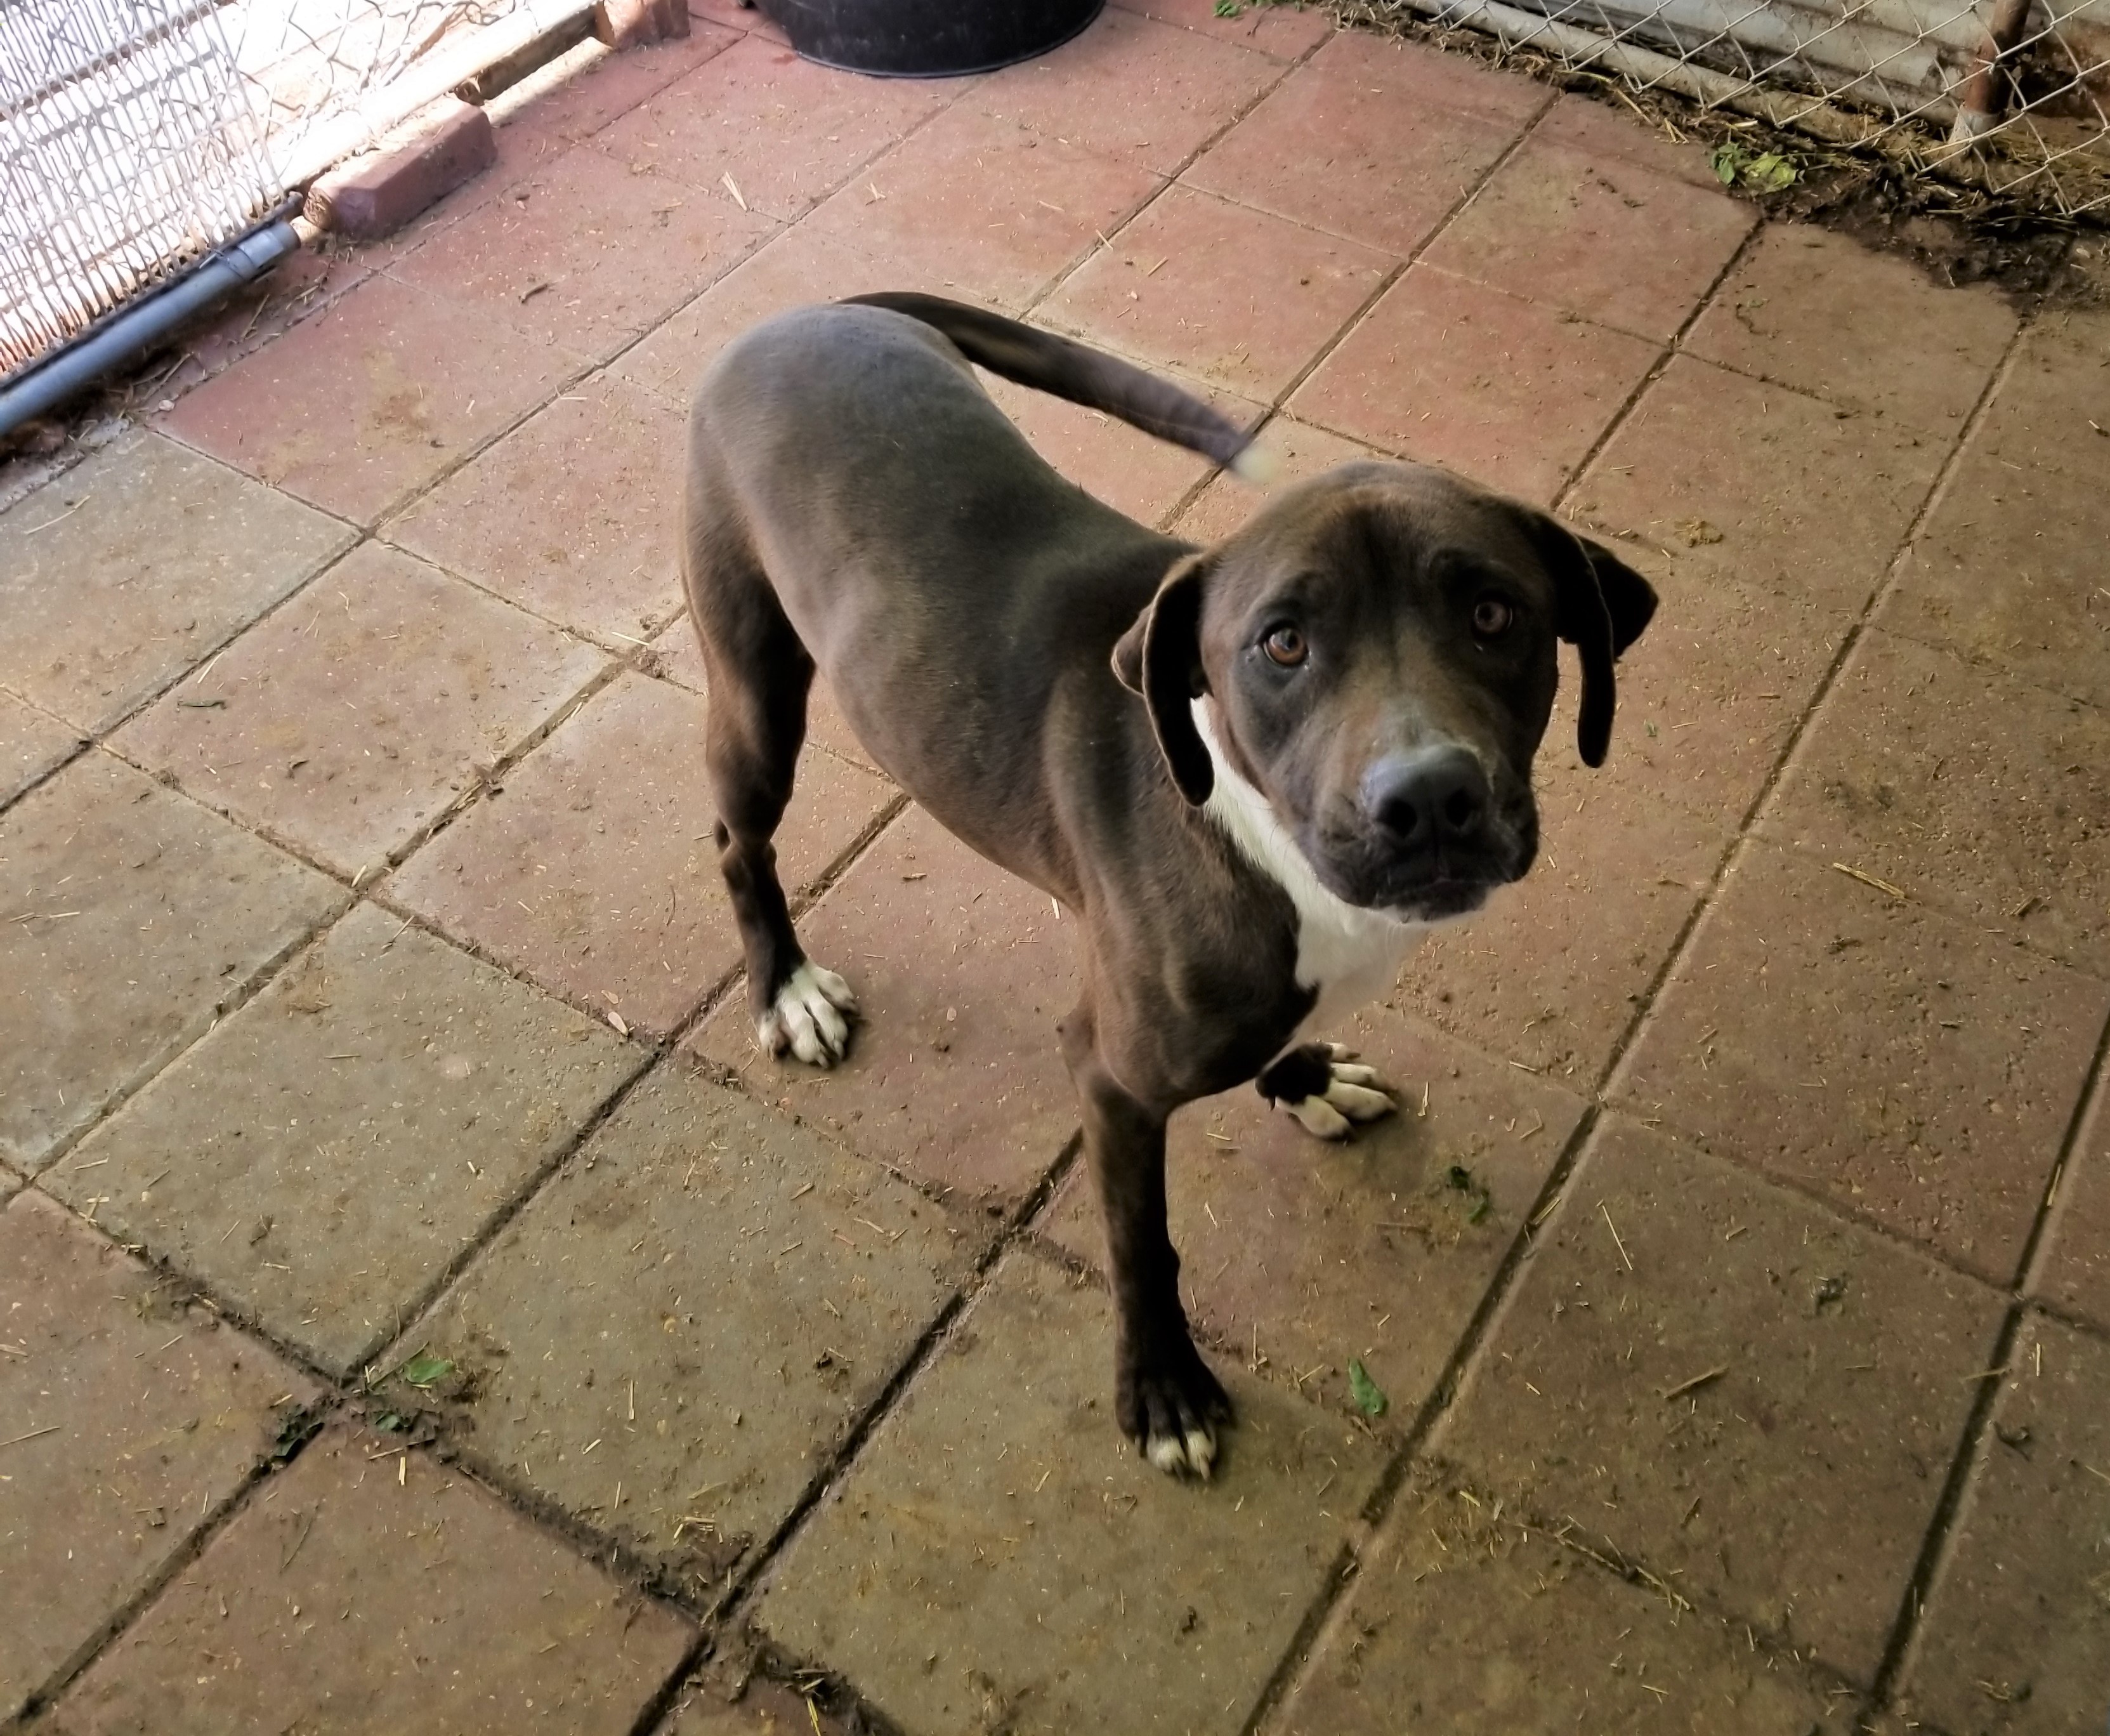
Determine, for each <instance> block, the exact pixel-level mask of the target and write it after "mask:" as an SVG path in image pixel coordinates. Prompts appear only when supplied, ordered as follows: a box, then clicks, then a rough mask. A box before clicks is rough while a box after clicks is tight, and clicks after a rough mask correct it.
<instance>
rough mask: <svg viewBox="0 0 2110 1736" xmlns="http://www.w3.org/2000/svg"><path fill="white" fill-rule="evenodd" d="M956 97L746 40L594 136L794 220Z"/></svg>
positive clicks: (619, 153)
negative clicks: (833, 66) (835, 67)
mask: <svg viewBox="0 0 2110 1736" xmlns="http://www.w3.org/2000/svg"><path fill="white" fill-rule="evenodd" d="M957 94H958V91H957V88H956V87H953V86H950V85H947V84H943V83H931V82H926V81H922V80H918V79H868V78H860V77H859V76H858V75H856V74H854V73H849V72H837V71H835V70H831V68H828V67H826V66H816V65H814V64H813V62H812V61H802V60H800V59H799V58H798V57H797V56H795V55H794V54H793V53H792V52H791V51H790V49H789V48H784V47H782V46H781V44H779V43H775V42H772V41H770V40H768V39H767V38H765V37H762V36H750V37H748V38H746V39H744V40H742V41H740V42H738V43H735V44H734V45H733V46H732V47H731V48H728V49H727V50H726V52H724V53H722V54H720V55H717V56H714V57H713V58H712V59H711V60H709V61H707V62H705V64H704V65H703V66H699V67H698V68H697V69H696V70H695V71H693V72H691V73H687V74H686V75H683V76H682V77H681V78H680V79H676V80H675V81H674V83H672V84H669V85H668V86H667V87H666V88H664V89H663V90H661V91H659V93H656V94H655V95H654V96H651V97H648V98H646V99H645V101H644V102H641V103H640V104H639V105H638V106H637V107H635V108H633V109H632V110H631V111H629V112H628V113H627V114H626V115H624V116H623V117H622V118H621V119H620V120H617V121H614V123H612V124H611V125H609V126H608V127H606V128H605V129H603V130H602V131H601V132H600V133H598V134H595V136H594V144H595V147H596V148H598V149H600V150H604V151H606V152H609V154H610V155H611V156H613V157H614V159H615V160H616V161H618V162H619V163H621V164H623V165H624V166H625V167H626V168H628V169H631V170H644V169H652V170H658V171H659V173H660V174H663V175H665V176H667V177H668V179H670V180H672V181H676V182H678V183H680V184H681V185H683V186H685V187H689V188H695V190H696V191H698V192H700V193H705V194H707V195H709V196H710V197H714V198H721V199H727V200H730V199H731V193H730V191H729V190H728V189H727V187H726V185H725V179H726V178H727V177H730V178H731V180H732V183H733V184H734V185H735V186H736V187H738V188H740V196H741V197H742V198H744V199H745V201H746V202H747V204H748V206H749V208H750V209H752V210H754V211H760V212H764V213H767V215H770V216H772V217H777V218H782V219H786V220H789V219H791V218H794V217H797V216H798V215H800V214H801V213H803V212H804V211H808V210H809V209H810V208H811V207H812V206H814V205H816V204H817V203H818V202H820V201H821V200H822V199H824V198H826V197H827V196H828V195H829V194H830V193H832V192H834V191H835V188H838V187H840V186H841V185H842V184H843V183H844V180H845V179H848V178H849V176H850V175H853V174H854V173H855V172H856V171H857V170H859V169H860V168H862V167H863V166H864V165H867V163H869V162H870V161H872V158H874V157H875V156H877V155H878V154H879V153H880V152H883V151H884V150H885V149H886V148H887V147H888V146H890V145H891V144H894V143H895V142H897V141H898V140H899V139H901V138H904V137H905V136H906V135H907V134H909V133H910V132H912V131H913V130H914V129H915V128H916V127H917V125H920V124H921V122H923V121H925V120H928V119H929V118H930V116H932V115H934V114H935V113H936V112H937V111H939V110H940V109H941V108H943V107H944V106H945V105H946V103H948V102H950V101H952V100H953V97H955V96H956V95H957Z"/></svg>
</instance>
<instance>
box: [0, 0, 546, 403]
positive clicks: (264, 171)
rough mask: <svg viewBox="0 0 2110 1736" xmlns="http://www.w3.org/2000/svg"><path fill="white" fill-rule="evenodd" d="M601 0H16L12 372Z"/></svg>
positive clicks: (5, 276) (10, 181) (2, 222)
mask: <svg viewBox="0 0 2110 1736" xmlns="http://www.w3.org/2000/svg"><path fill="white" fill-rule="evenodd" d="M583 9H584V7H583V0H0V377H4V376H7V375H9V374H14V373H16V372H17V371H18V370H20V369H24V368H25V367H26V366H28V365H30V364H31V363H33V362H34V361H35V360H38V358H39V357H41V356H44V355H45V354H47V353H48V352H49V351H52V350H53V349H55V348H57V347H59V346H61V345H62V344H64V343H66V342H67V341H68V340H70V339H71V338H75V337H77V336H78V335H79V333H81V332H83V331H84V330H85V329H87V328H88V327H89V326H90V325H92V324H94V322H95V321H96V320H98V319H99V318H101V317H102V315H105V314H106V313H108V312H110V311H111V310H113V309H115V308H116V307H119V306H121V305H123V304H124V303H125V302H126V301H129V300H130V299H131V298H132V297H134V296H136V295H138V293H139V292H141V291H143V290H145V289H149V288H153V287H155V286H156V284H158V283H161V282H162V281H164V280H165V279H168V278H170V277H171V276H173V275H174V274H177V273H178V272H179V271H180V270H183V268H184V267H185V266H187V265H190V264H191V263H192V261H196V260H197V259H198V258H199V257H201V256H203V255H204V254H206V253H208V252H211V251H212V250H213V249H214V248H215V247H221V246H224V244H226V243H227V242H231V241H233V240H234V239H235V238H238V237H239V236H241V235H242V234H243V233H246V232H247V230H249V229H251V228H253V227H254V226H255V225H256V224H257V223H259V222H260V221H261V220H264V219H265V218H266V217H267V216H269V215H270V214H271V213H272V212H274V211H276V210H277V209H278V208H280V207H281V206H283V205H284V204H285V203H286V201H287V196H288V194H289V193H291V192H292V189H293V188H297V187H299V186H301V185H303V184H305V183H306V182H307V181H308V180H310V179H312V178H313V177H314V176H315V175H317V174H319V172H320V171H321V170H324V169H325V168H327V167H328V166H329V165H330V164H331V163H333V162H334V161H338V160H340V159H342V157H344V156H348V155H350V154H351V153H352V152H355V151H358V150H360V149H361V148H363V147H364V146H365V145H366V144H367V143H369V142H370V141H371V139H372V138H373V137H374V134H377V133H378V132H381V131H383V130H384V129H386V128H387V127H388V126H389V125H392V124H394V123H395V122H396V121H397V120H401V119H402V118H403V116H405V115H406V114H408V113H409V112H410V111H411V110H413V109H414V108H416V107H419V106H420V105H422V104H423V103H424V102H428V101H429V100H431V98H432V97H435V96H437V95H440V94H441V93H443V92H445V91H446V90H447V89H450V88H452V87H453V86H454V85H455V84H460V82H462V81H463V80H464V79H466V78H468V77H469V76H471V75H473V73H475V72H476V71H477V70H479V68H480V67H481V66H484V65H487V64H489V62H490V61H492V60H495V59H497V58H499V57H501V56H503V55H505V54H506V53H508V52H513V51H514V50H516V49H518V48H520V47H522V46H524V45H525V44H526V43H527V42H528V41H530V40H532V39H533V38H534V37H535V36H536V35H537V34H540V33H541V31H543V30H545V29H548V28H550V25H551V24H552V22H553V21H554V20H562V19H564V18H566V17H574V16H577V15H578V14H579V13H580V12H582V11H583Z"/></svg>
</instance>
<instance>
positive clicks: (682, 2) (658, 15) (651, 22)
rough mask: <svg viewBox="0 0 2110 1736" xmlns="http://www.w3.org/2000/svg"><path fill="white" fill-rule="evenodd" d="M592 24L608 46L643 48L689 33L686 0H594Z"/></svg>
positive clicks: (596, 33)
mask: <svg viewBox="0 0 2110 1736" xmlns="http://www.w3.org/2000/svg"><path fill="white" fill-rule="evenodd" d="M593 25H594V34H595V36H597V37H599V38H600V40H601V41H603V42H604V43H607V44H608V45H609V48H614V49H618V50H621V49H624V48H644V47H645V46H647V45H648V44H650V43H657V42H664V41H665V40H666V39H668V37H670V36H686V35H687V34H689V7H688V0H594V9H593Z"/></svg>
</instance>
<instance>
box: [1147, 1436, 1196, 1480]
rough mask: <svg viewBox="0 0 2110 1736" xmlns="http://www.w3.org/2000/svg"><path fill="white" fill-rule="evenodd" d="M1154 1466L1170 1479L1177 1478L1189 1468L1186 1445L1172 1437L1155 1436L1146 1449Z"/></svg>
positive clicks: (1151, 1438)
mask: <svg viewBox="0 0 2110 1736" xmlns="http://www.w3.org/2000/svg"><path fill="white" fill-rule="evenodd" d="M1144 1451H1145V1453H1147V1454H1148V1457H1149V1459H1150V1462H1151V1463H1152V1465H1153V1466H1156V1467H1157V1469H1158V1470H1160V1471H1163V1472H1164V1473H1165V1474H1166V1475H1167V1476H1168V1477H1176V1476H1178V1475H1180V1472H1182V1471H1184V1470H1186V1468H1187V1448H1186V1447H1185V1445H1184V1443H1182V1442H1180V1440H1178V1439H1175V1438H1174V1437H1173V1436H1171V1435H1152V1436H1151V1437H1150V1444H1149V1446H1148V1448H1145V1449H1144Z"/></svg>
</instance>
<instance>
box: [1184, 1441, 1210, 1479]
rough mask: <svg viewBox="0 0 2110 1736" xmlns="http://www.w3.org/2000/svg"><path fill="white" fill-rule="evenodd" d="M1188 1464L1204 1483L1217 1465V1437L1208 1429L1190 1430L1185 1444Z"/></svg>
mask: <svg viewBox="0 0 2110 1736" xmlns="http://www.w3.org/2000/svg"><path fill="white" fill-rule="evenodd" d="M1185 1446H1186V1448H1187V1463H1188V1465H1189V1467H1191V1468H1192V1470H1193V1473H1194V1475H1196V1476H1198V1477H1199V1478H1200V1479H1201V1480H1202V1481H1203V1482H1204V1483H1206V1482H1207V1481H1208V1480H1209V1473H1210V1472H1211V1471H1212V1470H1213V1469H1215V1467H1216V1436H1215V1435H1212V1434H1211V1433H1210V1432H1209V1431H1208V1430H1206V1429H1189V1430H1188V1431H1187V1439H1186V1442H1185Z"/></svg>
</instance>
